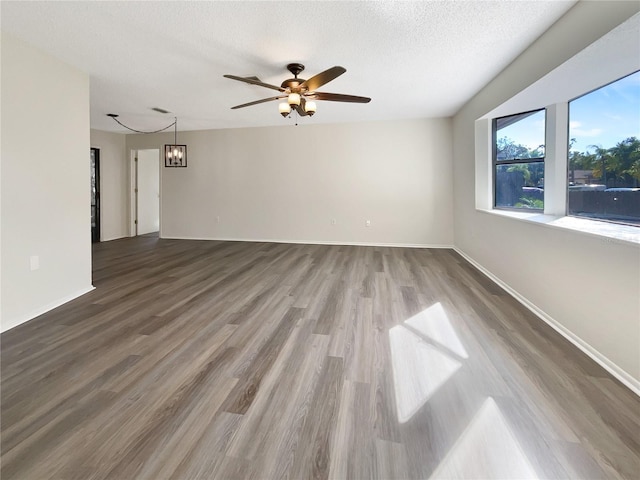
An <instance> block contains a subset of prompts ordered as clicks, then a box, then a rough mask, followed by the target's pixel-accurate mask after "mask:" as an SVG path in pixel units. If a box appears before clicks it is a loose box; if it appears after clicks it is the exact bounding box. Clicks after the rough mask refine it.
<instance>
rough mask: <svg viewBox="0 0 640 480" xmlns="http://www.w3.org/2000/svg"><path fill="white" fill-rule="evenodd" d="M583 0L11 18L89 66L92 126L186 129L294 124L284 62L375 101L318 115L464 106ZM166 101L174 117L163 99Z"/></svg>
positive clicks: (126, 10) (78, 9)
mask: <svg viewBox="0 0 640 480" xmlns="http://www.w3.org/2000/svg"><path fill="white" fill-rule="evenodd" d="M574 3H575V1H573V0H571V1H560V0H550V1H544V0H543V1H540V0H536V1H421V2H391V1H380V2H343V1H331V2H311V1H296V2H292V1H277V2H222V1H216V2H132V1H130V2H111V1H108V2H97V1H96V2H94V1H82V2H11V1H2V2H1V3H0V5H1V7H0V8H1V18H2V30H3V31H6V32H8V33H11V34H13V35H14V36H16V37H18V38H21V39H23V40H24V41H26V42H28V43H30V44H32V45H34V46H37V47H38V48H40V49H42V50H45V51H47V52H49V53H51V54H52V55H54V56H56V57H58V58H60V59H62V60H63V61H65V62H67V63H69V64H71V65H74V66H76V67H77V68H79V69H81V70H83V71H85V72H87V73H88V74H89V75H90V78H91V127H92V128H96V129H100V130H109V131H117V132H124V131H126V130H124V129H122V128H121V127H119V126H118V125H116V124H115V122H113V121H112V120H111V119H110V118H108V117H106V114H107V113H117V114H119V115H120V120H122V121H123V122H124V123H126V124H128V125H130V126H132V127H134V128H137V129H156V128H159V127H161V126H164V124H167V123H170V122H171V121H172V117H173V116H174V115H176V116H177V117H178V125H179V130H197V129H209V128H232V127H251V126H266V125H286V124H288V123H291V122H293V119H291V120H284V119H283V118H282V117H281V116H280V115H279V114H278V113H277V110H278V109H277V102H269V103H264V104H260V105H256V106H253V107H248V108H245V109H240V110H230V107H231V106H233V105H237V104H240V103H245V102H249V101H253V100H258V99H261V98H266V97H271V96H273V95H274V94H275V92H274V91H273V90H269V89H266V88H262V87H258V86H253V85H246V84H243V83H240V82H236V81H233V80H229V79H226V78H223V77H222V75H223V74H234V75H239V76H253V75H255V76H258V77H259V78H260V79H261V80H262V81H264V82H267V83H272V84H277V85H279V84H280V83H281V82H282V81H283V80H284V79H286V78H289V77H291V75H290V74H289V72H288V71H286V69H285V65H286V64H287V63H291V62H300V63H303V64H304V65H305V66H306V70H305V72H303V74H301V77H302V78H309V77H311V76H313V75H315V74H316V73H319V72H320V71H323V70H325V69H327V68H329V67H331V66H334V65H341V66H343V67H345V68H346V69H347V72H346V73H345V74H344V75H342V76H341V77H339V78H337V79H336V80H334V81H333V82H331V83H329V84H327V85H325V86H324V87H322V88H320V89H318V90H319V91H327V92H332V93H346V94H352V95H362V96H368V97H371V98H372V101H371V103H369V104H343V103H336V102H318V112H317V114H316V115H315V116H314V117H313V118H303V119H301V120H300V123H301V124H303V123H305V124H306V123H314V124H315V123H334V122H342V121H367V120H385V119H398V118H418V117H440V116H450V115H452V114H454V113H455V112H456V111H457V110H458V109H459V108H460V107H461V106H462V105H463V104H464V103H465V102H466V101H467V100H469V99H470V98H471V97H472V96H473V95H474V94H475V93H477V92H478V91H479V90H480V89H481V88H482V87H483V86H484V85H485V84H486V83H487V82H488V81H489V80H491V79H492V78H493V77H494V76H495V75H496V74H497V73H499V72H500V71H501V70H502V69H503V68H504V67H506V66H507V65H508V64H509V63H510V62H511V61H512V60H513V59H514V58H515V57H517V56H518V54H519V53H520V52H522V51H523V50H524V49H525V48H526V47H527V46H528V45H530V44H531V43H532V42H533V41H534V40H535V39H536V38H537V37H539V36H540V35H541V34H542V33H543V32H544V31H545V30H546V29H547V28H549V26H551V25H552V24H553V23H554V22H555V21H556V20H557V19H558V18H559V17H561V16H562V15H563V14H564V13H565V12H566V11H567V10H568V9H569V8H570V7H571V6H572V5H573V4H574ZM152 107H160V108H164V109H166V110H169V111H171V112H172V113H171V114H168V115H163V114H160V113H156V112H153V111H151V110H150V109H151V108H152Z"/></svg>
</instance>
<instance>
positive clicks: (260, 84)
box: [223, 75, 285, 92]
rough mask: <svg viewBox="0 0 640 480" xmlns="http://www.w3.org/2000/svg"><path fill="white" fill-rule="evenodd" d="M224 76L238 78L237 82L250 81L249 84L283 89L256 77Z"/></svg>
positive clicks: (232, 78)
mask: <svg viewBox="0 0 640 480" xmlns="http://www.w3.org/2000/svg"><path fill="white" fill-rule="evenodd" d="M223 77H224V78H230V79H231V80H238V81H239V82H244V83H250V84H251V85H258V86H260V87H265V88H271V89H272V90H278V91H279V92H284V91H285V89H284V88H282V87H278V86H276V85H269V84H268V83H264V82H261V81H260V80H258V79H257V78H256V77H246V78H245V77H238V76H236V75H223Z"/></svg>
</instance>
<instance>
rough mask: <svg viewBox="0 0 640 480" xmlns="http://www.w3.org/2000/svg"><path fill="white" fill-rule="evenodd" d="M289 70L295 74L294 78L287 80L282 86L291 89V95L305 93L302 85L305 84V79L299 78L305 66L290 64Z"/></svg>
mask: <svg viewBox="0 0 640 480" xmlns="http://www.w3.org/2000/svg"><path fill="white" fill-rule="evenodd" d="M287 70H289V71H290V72H291V73H292V74H293V76H294V78H289V79H287V80H285V81H284V82H282V84H281V85H280V86H281V87H282V88H287V89H289V91H290V92H291V93H303V92H302V89H301V88H300V85H302V84H303V83H304V82H305V79H304V78H298V75H299V74H300V73H301V72H302V71H303V70H304V65H302V64H301V63H290V64H289V65H287Z"/></svg>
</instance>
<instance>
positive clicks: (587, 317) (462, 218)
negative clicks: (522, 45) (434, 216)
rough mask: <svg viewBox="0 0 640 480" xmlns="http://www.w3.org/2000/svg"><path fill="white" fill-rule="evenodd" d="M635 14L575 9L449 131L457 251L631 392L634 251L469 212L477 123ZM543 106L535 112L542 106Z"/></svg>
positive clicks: (638, 268)
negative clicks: (579, 345)
mask: <svg viewBox="0 0 640 480" xmlns="http://www.w3.org/2000/svg"><path fill="white" fill-rule="evenodd" d="M638 9H639V6H638V3H637V2H579V3H578V4H576V6H575V7H573V8H572V9H571V10H570V11H569V12H568V13H567V14H566V15H565V16H564V17H563V18H561V19H560V20H559V21H558V22H557V23H556V24H555V25H554V26H552V27H551V28H550V29H549V30H548V31H547V32H546V33H545V34H544V35H543V36H542V37H541V38H540V39H539V40H538V41H536V42H535V43H534V44H533V45H532V46H531V47H530V48H529V49H528V50H526V51H525V52H524V53H523V54H522V55H521V56H520V57H519V58H518V59H516V60H515V61H514V62H513V63H512V64H511V65H510V66H509V67H507V69H505V71H503V72H502V73H501V74H500V75H499V76H498V77H496V78H495V79H494V80H493V81H492V82H491V83H490V84H489V85H488V86H487V87H485V88H484V89H483V90H482V91H481V92H480V93H479V94H478V95H476V96H475V97H474V98H473V99H472V100H471V101H470V102H469V103H468V104H467V105H466V106H465V107H464V108H463V109H462V110H461V111H460V112H459V113H458V114H457V115H456V116H455V118H454V122H453V140H454V142H453V145H454V188H455V208H454V219H455V245H456V247H457V248H458V249H459V250H460V251H461V252H463V253H464V254H465V255H467V256H468V257H469V258H471V259H472V260H473V261H474V262H476V263H477V264H478V265H480V266H481V267H482V268H484V269H485V270H486V271H488V272H489V273H490V274H492V275H493V276H494V277H496V278H497V279H498V280H500V281H501V282H503V283H504V284H506V286H508V287H509V288H511V289H512V290H513V291H514V292H515V293H516V294H519V295H520V296H521V297H523V299H524V300H525V301H526V302H528V303H529V304H530V305H531V306H532V307H534V308H536V309H537V310H538V311H539V313H541V314H542V315H543V316H544V317H546V318H547V319H549V320H550V321H552V322H557V325H558V326H559V327H560V328H561V329H566V331H567V334H568V335H569V336H570V337H573V338H574V340H576V341H577V342H578V343H582V344H583V346H584V347H585V348H586V349H587V350H589V349H590V351H591V353H592V354H594V356H595V357H597V358H599V359H600V360H601V361H602V362H603V363H605V364H608V365H609V367H610V368H611V369H612V370H613V371H615V372H616V373H617V374H618V375H619V377H620V378H623V379H625V380H626V381H627V384H629V385H631V386H632V387H635V388H638V386H640V300H639V298H640V249H639V248H638V246H637V245H632V244H628V243H624V242H617V241H615V240H611V239H607V238H604V237H601V238H598V237H596V236H592V235H588V234H585V233H581V232H574V231H569V230H562V229H559V228H553V227H549V226H545V225H537V224H532V223H527V222H524V221H521V220H517V219H513V218H507V217H504V216H499V215H495V214H491V213H485V212H482V211H478V210H476V209H475V195H476V193H478V194H482V192H475V191H474V187H475V186H476V184H475V173H476V172H475V163H474V161H475V159H474V122H475V120H476V119H478V118H480V117H481V116H483V115H484V114H486V113H487V112H489V111H491V110H493V109H494V108H496V107H497V106H499V105H501V104H503V103H504V102H505V101H507V100H508V99H509V98H510V97H512V96H513V95H515V94H516V93H518V92H520V91H521V90H523V89H525V88H526V87H527V86H529V85H530V84H532V83H533V82H535V81H536V80H538V79H539V78H541V77H543V76H544V75H545V74H547V73H548V72H550V71H551V70H553V69H554V68H556V67H557V66H559V65H560V64H562V63H563V62H565V61H566V60H567V59H569V58H571V57H572V56H573V55H575V54H576V53H578V52H579V51H580V50H582V49H584V48H585V47H587V46H588V45H589V44H591V43H592V42H594V41H596V40H597V39H598V38H600V37H601V36H603V35H604V34H605V33H607V32H609V31H610V30H611V29H613V28H614V27H616V26H617V25H618V24H620V23H622V22H623V21H624V20H626V19H627V18H629V17H631V16H632V15H633V14H634V13H635V12H637V11H638ZM615 53H616V52H615V51H613V52H610V54H611V56H612V57H615ZM602 68H603V69H606V66H605V65H603V66H602ZM612 80H613V79H612ZM541 101H542V102H543V103H542V104H541V105H539V106H540V107H543V106H546V103H544V100H543V99H541ZM512 113H515V112H512ZM478 185H479V186H481V185H482V182H480V183H479V184H478Z"/></svg>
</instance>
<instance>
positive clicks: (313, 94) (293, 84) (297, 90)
mask: <svg viewBox="0 0 640 480" xmlns="http://www.w3.org/2000/svg"><path fill="white" fill-rule="evenodd" d="M287 70H289V71H290V72H291V73H292V74H293V78H289V79H287V80H285V81H284V82H282V84H281V85H280V86H279V87H278V86H276V85H271V84H268V83H264V82H262V81H260V79H259V78H258V77H239V76H237V75H224V77H225V78H230V79H231V80H237V81H239V82H244V83H249V84H251V85H258V86H260V87H265V88H269V89H271V90H278V91H279V92H280V95H278V96H276V97H269V98H263V99H262V100H256V101H254V102H248V103H243V104H241V105H236V106H235V107H231V109H232V110H236V109H238V108H244V107H250V106H252V105H258V104H260V103H265V102H270V101H272V100H284V99H286V102H280V103H279V104H278V111H279V112H280V115H282V116H283V117H284V118H286V117H288V116H289V114H290V113H291V110H295V112H296V113H297V114H298V115H300V116H301V117H307V116H308V117H311V116H313V114H315V113H316V111H317V108H318V107H317V106H316V102H315V100H324V101H329V102H347V103H369V102H370V101H371V99H370V98H369V97H358V96H356V95H344V94H341V93H326V92H317V91H316V90H317V89H318V88H320V87H321V86H322V85H325V84H327V83H329V82H330V81H331V80H334V79H336V78H337V77H339V76H340V75H342V74H343V73H345V72H346V71H347V70H346V69H345V68H344V67H339V66H335V67H331V68H329V69H328V70H325V71H324V72H321V73H319V74H317V75H315V76H313V77H311V78H310V79H308V80H305V79H303V78H298V75H299V74H300V73H301V72H302V71H303V70H304V65H302V64H301V63H290V64H289V65H287Z"/></svg>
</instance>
